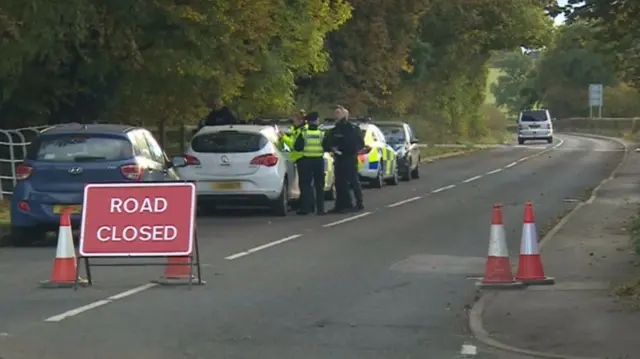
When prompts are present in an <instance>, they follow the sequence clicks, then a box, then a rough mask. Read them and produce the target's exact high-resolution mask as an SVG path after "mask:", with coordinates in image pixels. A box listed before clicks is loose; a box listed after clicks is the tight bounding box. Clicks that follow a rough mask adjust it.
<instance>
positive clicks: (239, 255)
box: [224, 234, 302, 261]
mask: <svg viewBox="0 0 640 359" xmlns="http://www.w3.org/2000/svg"><path fill="white" fill-rule="evenodd" d="M300 237H302V234H294V235H292V236H289V237H286V238H282V239H279V240H277V241H273V242H269V243H267V244H263V245H261V246H257V247H253V248H251V249H247V250H246V251H244V252H240V253H236V254H232V255H230V256H228V257H224V259H226V260H228V261H232V260H234V259H238V258H242V257H244V256H248V255H249V254H251V253H255V252H258V251H261V250H263V249H267V248H269V247H273V246H277V245H278V244H282V243H285V242H289V241H292V240H294V239H296V238H300Z"/></svg>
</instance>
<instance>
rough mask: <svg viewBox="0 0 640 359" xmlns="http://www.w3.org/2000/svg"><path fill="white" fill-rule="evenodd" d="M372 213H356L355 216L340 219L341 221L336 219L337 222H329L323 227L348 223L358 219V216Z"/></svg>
mask: <svg viewBox="0 0 640 359" xmlns="http://www.w3.org/2000/svg"><path fill="white" fill-rule="evenodd" d="M372 213H373V212H364V213H360V214H358V215H355V216H351V217H347V218H343V219H341V220H339V221H335V222H331V223H327V224H325V225H323V226H322V227H323V228H329V227H334V226H337V225H339V224H342V223H347V222H351V221H354V220H356V219H358V218H362V217H366V216H368V215H370V214H372Z"/></svg>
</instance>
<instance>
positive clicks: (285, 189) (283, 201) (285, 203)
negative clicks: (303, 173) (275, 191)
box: [271, 178, 289, 217]
mask: <svg viewBox="0 0 640 359" xmlns="http://www.w3.org/2000/svg"><path fill="white" fill-rule="evenodd" d="M271 210H272V212H273V214H275V215H276V216H280V217H284V216H286V215H287V212H288V211H289V186H288V185H287V178H285V179H284V183H283V184H282V190H281V191H280V196H278V198H276V199H275V200H274V201H273V203H271Z"/></svg>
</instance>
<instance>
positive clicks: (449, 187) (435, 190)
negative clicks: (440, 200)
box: [431, 184, 456, 193]
mask: <svg viewBox="0 0 640 359" xmlns="http://www.w3.org/2000/svg"><path fill="white" fill-rule="evenodd" d="M452 188H456V185H454V184H450V185H448V186H444V187H440V188H438V189H434V190H433V191H431V193H440V192H444V191H446V190H448V189H452Z"/></svg>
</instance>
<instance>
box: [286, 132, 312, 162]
mask: <svg viewBox="0 0 640 359" xmlns="http://www.w3.org/2000/svg"><path fill="white" fill-rule="evenodd" d="M308 127H309V126H308V125H306V124H305V125H304V126H302V127H299V128H298V127H296V126H291V135H289V138H288V141H287V142H288V143H287V146H289V148H290V149H291V152H290V153H289V159H290V160H291V161H293V162H296V161H297V160H299V159H301V158H302V157H303V154H302V152H298V151H296V150H294V149H293V144H294V143H295V141H296V138H298V136H299V135H300V134H301V133H302V131H304V130H305V129H307V128H308Z"/></svg>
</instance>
